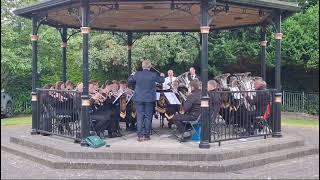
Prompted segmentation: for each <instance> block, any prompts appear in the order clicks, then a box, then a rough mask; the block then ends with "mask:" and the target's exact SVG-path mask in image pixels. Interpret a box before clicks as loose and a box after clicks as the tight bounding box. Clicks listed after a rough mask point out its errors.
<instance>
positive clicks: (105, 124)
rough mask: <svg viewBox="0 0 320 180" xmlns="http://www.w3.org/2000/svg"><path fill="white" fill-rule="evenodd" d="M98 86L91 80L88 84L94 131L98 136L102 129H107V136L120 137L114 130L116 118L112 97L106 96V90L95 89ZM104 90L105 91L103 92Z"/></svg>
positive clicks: (102, 132) (101, 133)
mask: <svg viewBox="0 0 320 180" xmlns="http://www.w3.org/2000/svg"><path fill="white" fill-rule="evenodd" d="M97 86H99V84H98V83H97V81H91V82H90V84H89V92H90V94H91V99H90V102H91V109H92V110H91V119H94V120H96V121H97V122H96V123H95V124H94V129H95V131H96V133H97V134H98V135H100V136H104V131H105V130H107V131H108V137H109V138H113V137H120V136H121V134H119V133H118V132H117V131H116V125H117V122H116V119H115V118H114V116H115V114H114V111H113V104H112V102H113V99H112V98H111V97H108V96H104V95H106V94H108V93H109V92H108V91H101V90H99V89H96V87H97ZM103 92H105V93H103Z"/></svg>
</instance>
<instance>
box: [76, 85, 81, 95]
mask: <svg viewBox="0 0 320 180" xmlns="http://www.w3.org/2000/svg"><path fill="white" fill-rule="evenodd" d="M76 91H79V92H81V93H82V92H83V83H79V84H78V85H77V87H76Z"/></svg>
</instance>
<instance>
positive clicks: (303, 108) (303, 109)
mask: <svg viewBox="0 0 320 180" xmlns="http://www.w3.org/2000/svg"><path fill="white" fill-rule="evenodd" d="M304 106H305V104H304V92H302V111H303V112H304V111H305V109H306V108H305V107H304Z"/></svg>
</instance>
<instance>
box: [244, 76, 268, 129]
mask: <svg viewBox="0 0 320 180" xmlns="http://www.w3.org/2000/svg"><path fill="white" fill-rule="evenodd" d="M266 88H267V84H266V82H265V81H263V80H261V79H257V80H255V81H254V89H255V90H257V92H256V95H255V96H254V97H253V99H251V98H250V97H249V96H248V94H247V93H245V94H244V95H245V98H246V100H247V101H248V102H249V104H250V105H252V106H253V105H255V110H253V111H247V112H246V113H244V115H243V116H242V121H243V122H244V124H243V126H244V127H245V129H246V131H247V132H250V134H253V130H254V128H253V129H252V126H254V122H255V119H256V117H259V116H262V115H263V114H264V113H265V111H266V108H267V104H268V103H270V100H271V96H270V94H269V92H268V91H265V90H266ZM245 118H247V119H245Z"/></svg>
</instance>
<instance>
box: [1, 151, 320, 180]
mask: <svg viewBox="0 0 320 180" xmlns="http://www.w3.org/2000/svg"><path fill="white" fill-rule="evenodd" d="M318 161H319V156H318V155H312V156H306V157H304V158H297V159H291V160H287V161H282V162H279V163H273V164H268V165H265V166H260V167H257V168H251V169H246V170H242V171H236V172H228V173H193V172H192V173H188V172H153V171H119V170H111V171H101V170H70V169H69V170H57V169H51V168H49V167H46V166H42V165H40V164H37V163H34V162H33V161H29V160H25V159H23V158H21V157H18V156H15V155H12V154H9V153H7V152H4V151H1V179H279V178H286V179H288V178H290V179H319V163H318Z"/></svg>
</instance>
